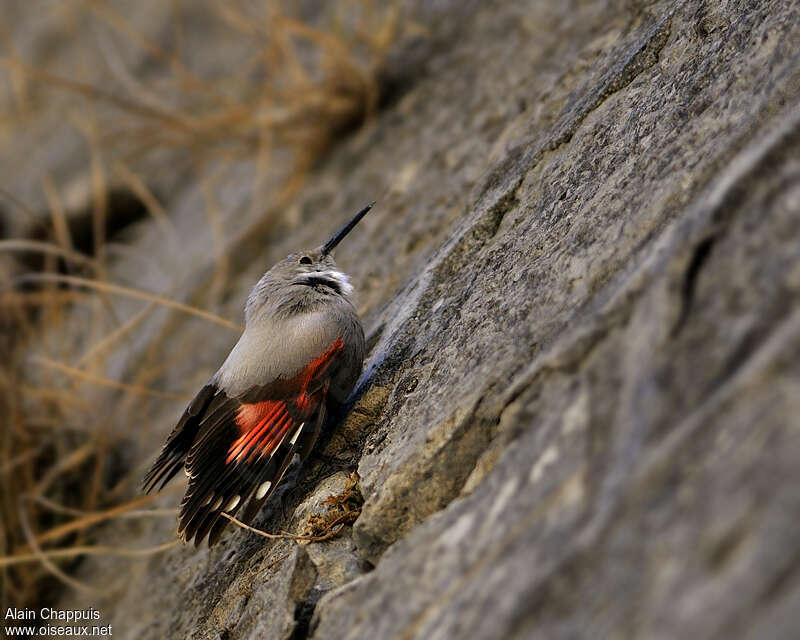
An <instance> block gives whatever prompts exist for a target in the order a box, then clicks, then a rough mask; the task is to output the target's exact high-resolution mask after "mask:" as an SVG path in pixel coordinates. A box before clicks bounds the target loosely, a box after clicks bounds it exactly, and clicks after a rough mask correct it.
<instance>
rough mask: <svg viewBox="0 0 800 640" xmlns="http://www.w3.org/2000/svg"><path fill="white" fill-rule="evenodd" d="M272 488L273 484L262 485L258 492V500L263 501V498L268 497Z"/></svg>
mask: <svg viewBox="0 0 800 640" xmlns="http://www.w3.org/2000/svg"><path fill="white" fill-rule="evenodd" d="M271 486H272V483H271V482H265V483H264V484H262V485H261V486H260V487H259V488H258V491H256V500H261V498H263V497H264V496H265V495H267V491H269V488H270V487H271Z"/></svg>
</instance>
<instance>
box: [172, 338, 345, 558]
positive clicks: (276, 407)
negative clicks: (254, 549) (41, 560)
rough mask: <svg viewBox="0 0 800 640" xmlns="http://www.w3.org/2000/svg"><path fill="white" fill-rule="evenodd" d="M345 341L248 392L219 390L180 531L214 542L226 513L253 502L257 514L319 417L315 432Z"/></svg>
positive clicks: (195, 447)
mask: <svg viewBox="0 0 800 640" xmlns="http://www.w3.org/2000/svg"><path fill="white" fill-rule="evenodd" d="M343 346H344V345H343V342H342V339H341V338H338V339H337V340H336V341H335V342H334V343H333V344H332V345H331V346H330V347H329V348H328V349H327V350H326V351H325V352H324V353H323V354H321V355H320V356H318V357H317V358H315V359H314V360H312V361H311V362H310V363H309V364H308V365H307V366H306V367H304V368H303V369H302V370H301V371H300V372H299V373H298V374H297V375H295V376H294V377H293V378H290V379H282V378H279V379H277V380H274V381H272V382H271V383H269V384H267V385H264V386H262V387H258V388H254V389H252V390H251V391H249V392H248V393H247V394H246V395H245V396H239V397H236V398H228V397H227V396H226V395H225V393H224V390H219V391H218V394H217V395H218V396H219V397H220V398H222V400H220V401H219V402H218V403H217V404H218V405H219V406H217V405H216V404H215V405H214V407H210V408H209V410H208V411H207V412H204V415H203V417H202V419H201V420H198V422H200V424H199V429H198V431H197V435H196V437H195V438H194V440H193V442H192V446H191V449H190V450H189V451H188V453H187V454H186V471H187V474H188V475H189V487H188V489H187V491H186V495H185V496H184V498H183V502H182V503H181V510H180V515H179V516H178V534H179V535H180V536H181V538H183V539H184V540H191V539H193V538H194V541H195V544H200V542H201V541H202V540H203V539H204V538H205V536H206V535H208V541H209V545H211V544H214V543H215V542H216V541H217V540H218V539H219V536H220V535H221V534H222V531H223V529H224V528H225V527H226V526H227V524H228V520H227V519H226V518H224V517H222V515H221V514H222V513H223V512H225V513H227V514H229V515H235V514H236V513H237V512H238V511H239V509H241V508H242V507H243V505H244V504H245V503H246V502H248V505H247V508H246V510H245V516H244V517H245V521H249V520H251V519H252V518H253V517H255V514H256V513H257V512H258V510H259V509H260V507H261V505H263V504H264V502H266V500H268V499H269V497H270V495H271V494H272V491H273V490H274V489H275V487H276V486H277V484H278V483H279V482H280V480H281V478H282V477H283V474H284V473H285V471H286V469H287V468H288V466H289V463H290V462H291V461H292V458H293V457H294V454H295V451H296V450H297V446H298V438H300V437H304V431H303V429H304V424H305V423H306V422H307V421H309V420H312V419H314V420H317V423H315V424H314V425H309V426H308V431H309V433H313V432H314V431H315V430H316V429H318V428H319V424H321V423H320V421H321V420H322V418H323V416H324V401H325V396H326V394H327V391H328V383H329V380H330V374H331V365H333V363H334V362H335V361H336V358H337V356H338V355H339V354H340V353H341V351H342V349H343ZM244 398H246V399H247V401H245V399H244ZM212 409H213V410H212ZM315 414H316V417H315ZM314 437H316V436H314ZM312 442H313V440H312ZM170 460H171V459H170ZM168 462H169V461H168ZM169 470H170V471H171V467H169ZM159 477H160V476H159ZM157 479H158V478H157Z"/></svg>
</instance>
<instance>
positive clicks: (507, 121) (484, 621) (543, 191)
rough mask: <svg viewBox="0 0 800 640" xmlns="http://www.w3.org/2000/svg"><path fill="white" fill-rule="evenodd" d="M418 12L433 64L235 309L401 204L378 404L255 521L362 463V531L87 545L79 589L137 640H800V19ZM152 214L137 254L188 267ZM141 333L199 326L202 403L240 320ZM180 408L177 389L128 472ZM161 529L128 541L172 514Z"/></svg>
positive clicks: (541, 5)
mask: <svg viewBox="0 0 800 640" xmlns="http://www.w3.org/2000/svg"><path fill="white" fill-rule="evenodd" d="M421 20H424V21H427V27H428V29H429V31H430V43H429V45H428V46H429V50H428V51H427V53H426V57H425V62H424V64H423V65H422V66H419V67H415V69H414V73H413V74H411V77H412V78H413V79H412V80H411V81H410V82H408V83H407V84H406V85H405V87H404V89H403V91H402V93H401V94H400V95H399V96H398V97H397V99H396V100H395V101H394V102H393V103H392V104H390V105H389V106H387V107H386V108H385V109H384V110H383V111H382V112H381V113H380V114H379V115H378V117H377V119H376V121H375V122H374V123H372V124H370V125H368V126H367V128H365V129H364V130H362V131H360V132H358V133H357V134H355V135H354V136H352V137H350V138H349V139H346V140H344V141H343V142H342V143H341V144H339V146H337V147H336V148H335V149H334V151H333V153H332V154H331V155H330V156H329V157H328V158H327V159H326V161H325V162H324V163H323V164H322V166H321V167H319V169H318V170H317V172H316V173H315V175H314V176H313V178H312V179H311V181H310V182H309V184H308V186H307V187H306V188H305V189H304V190H303V193H302V195H301V197H300V200H299V203H298V204H297V205H296V209H295V210H294V215H295V218H294V220H295V222H294V223H287V226H286V228H283V229H282V232H281V239H280V240H276V239H274V237H270V239H269V240H268V241H267V240H266V239H265V237H264V236H260V237H255V236H253V235H246V234H244V235H242V236H241V237H242V240H241V241H240V243H239V244H238V245H236V246H235V247H234V248H235V249H236V250H235V251H233V252H231V255H232V257H231V262H230V269H231V270H230V272H229V279H228V285H226V287H227V296H226V297H225V298H224V302H222V303H220V305H219V306H218V307H217V310H218V311H219V312H220V313H221V314H223V315H225V316H227V317H230V318H238V317H240V315H239V314H240V313H241V307H242V303H243V300H244V297H245V295H246V293H247V290H248V288H249V287H250V286H251V285H252V283H253V282H255V281H256V279H257V278H258V276H259V275H260V274H261V273H262V272H263V270H264V269H265V268H267V267H268V266H269V265H270V264H272V263H273V262H274V261H275V260H276V259H278V258H279V257H281V256H283V255H284V254H285V253H287V252H288V251H289V250H292V249H294V248H297V247H300V246H304V245H310V244H315V243H317V242H319V241H320V240H321V239H322V238H324V237H325V235H326V234H327V233H328V231H329V230H330V229H333V228H334V227H335V226H336V224H338V222H340V221H341V220H343V219H345V218H346V217H347V215H349V214H350V213H351V212H353V211H355V210H356V209H357V208H358V207H359V206H360V205H361V204H363V203H364V202H366V201H368V200H371V199H373V198H377V199H378V200H379V204H378V206H377V208H376V210H375V211H374V212H373V213H372V214H370V217H368V218H367V219H365V221H364V222H363V223H362V228H359V230H358V232H357V233H356V234H354V235H353V236H352V237H351V238H349V239H348V241H347V244H346V246H343V247H342V248H341V249H340V250H339V255H338V261H339V264H340V265H341V266H342V268H343V269H344V270H346V271H347V272H348V273H350V274H351V275H352V277H353V280H354V282H355V283H356V284H357V288H358V290H359V292H360V297H359V300H360V305H361V311H362V315H363V317H364V319H365V323H366V325H367V328H368V330H369V334H370V347H371V351H370V355H369V357H368V360H367V362H366V368H365V373H364V376H363V378H362V380H361V382H360V384H359V387H358V391H357V396H356V399H355V403H354V406H353V408H352V410H351V411H350V413H349V414H348V415H347V416H346V417H345V419H344V420H343V422H342V423H341V424H340V425H338V426H337V427H336V429H335V430H334V432H333V433H331V434H329V436H328V437H327V440H326V441H325V442H324V443H322V446H321V447H320V449H319V455H317V456H316V457H315V458H314V460H313V461H311V463H310V464H309V465H307V467H306V468H305V469H304V470H303V471H302V473H301V474H295V476H294V478H293V479H292V478H290V480H289V481H288V482H287V483H286V485H285V489H283V490H282V491H281V492H279V494H278V495H277V496H276V499H275V500H274V501H273V502H272V503H271V505H270V506H269V507H268V508H267V509H265V511H264V513H263V514H262V515H261V516H260V517H259V518H258V520H257V522H256V524H257V525H258V526H259V527H261V528H264V529H266V530H268V531H278V530H279V529H289V530H291V531H299V530H300V529H301V528H302V526H303V524H304V521H305V519H306V518H307V515H308V514H309V513H311V512H313V511H314V509H318V508H320V504H321V503H322V501H323V499H324V497H325V496H326V495H330V494H333V493H336V492H338V491H341V490H342V487H343V486H344V483H345V482H346V478H347V474H346V473H345V471H346V470H349V469H352V468H355V467H357V469H358V472H359V474H360V475H361V478H362V481H361V489H362V492H363V495H364V498H365V503H364V505H363V510H362V513H361V515H360V517H359V518H358V520H357V521H356V522H355V524H354V525H353V527H352V529H350V528H348V530H347V532H346V534H345V535H344V536H343V537H340V538H337V539H335V540H332V541H328V542H320V543H312V544H309V545H298V544H296V543H295V542H292V541H288V540H281V541H268V540H264V539H262V538H259V537H257V536H254V535H252V534H250V533H248V532H246V531H241V530H235V531H233V532H232V533H231V534H228V535H227V536H226V538H225V539H224V540H223V542H222V543H221V544H220V545H219V546H218V547H215V548H213V549H212V550H211V551H208V550H205V549H201V550H194V549H190V548H185V549H180V548H176V549H172V550H170V551H168V552H166V553H165V554H163V555H160V556H157V557H154V558H153V559H151V560H148V561H144V562H133V561H131V560H130V559H119V560H108V559H102V560H98V559H89V560H87V561H86V562H85V563H84V564H83V565H82V566H81V568H80V571H79V572H78V577H79V578H80V579H81V580H83V581H84V582H87V583H89V584H93V585H96V586H100V585H102V586H103V587H104V589H105V595H98V594H92V595H86V594H80V593H78V594H72V595H66V596H64V598H63V601H62V602H61V603H60V604H59V606H63V607H68V606H81V605H83V606H94V607H96V608H98V609H100V610H101V611H102V614H103V620H104V623H108V624H113V625H114V627H115V629H116V630H117V631H116V632H115V635H117V633H118V634H119V635H120V636H121V637H131V638H184V637H187V638H290V637H293V638H302V637H309V638H314V639H315V640H327V639H330V640H334V639H335V640H341V639H345V638H352V639H356V638H381V639H384V638H386V639H389V638H398V639H399V638H404V639H406V638H425V639H439V638H470V640H478V639H494V638H497V639H500V638H502V639H509V638H533V637H541V638H561V637H564V638H575V637H594V638H608V637H643V638H730V637H742V638H766V637H769V638H790V637H796V634H797V629H798V626H800V619H798V614H797V611H798V607H800V420H799V419H798V416H800V364H798V363H800V358H798V356H799V355H800V305H798V301H799V300H800V249H799V247H800V54H799V53H798V51H800V5H798V4H797V3H796V2H792V1H791V0H780V1H776V2H752V1H745V0H742V1H736V0H730V1H728V2H716V1H711V0H709V1H702V0H685V1H678V0H669V1H666V0H665V1H662V2H658V1H655V2H639V1H636V2H634V1H626V2H622V1H612V0H608V1H605V2H603V1H601V2H592V3H585V2H579V1H564V2H559V3H552V2H544V1H540V2H535V1H532V2H518V3H500V2H498V3H471V4H467V3H458V2H444V3H438V4H435V5H432V6H430V7H426V8H425V10H424V11H423V12H422V18H421ZM401 53H402V52H401ZM409 55H411V54H409ZM402 60H403V57H402V55H399V56H398V62H397V64H398V65H400V66H402ZM251 171H252V166H248V165H247V163H244V165H243V167H242V168H241V173H242V175H243V176H244V175H249V173H248V172H251ZM240 183H241V185H243V184H244V183H245V179H244V178H241V180H240ZM241 185H238V186H237V182H236V180H235V176H234V179H232V183H231V190H230V198H229V201H227V202H225V203H224V208H225V209H226V211H229V212H231V214H230V215H231V217H233V214H234V213H235V212H237V211H238V212H242V211H249V210H250V205H249V203H246V202H245V189H244V187H243V186H241ZM199 190H200V187H199V186H197V185H188V186H186V187H185V188H183V189H180V190H177V191H176V192H175V193H174V194H173V196H172V197H171V200H170V201H169V202H168V205H169V208H170V210H171V211H173V212H174V224H175V225H176V227H177V229H178V233H179V234H181V237H187V238H189V240H187V245H186V246H183V247H182V250H181V260H177V259H176V260H175V265H171V264H168V261H169V258H158V259H157V260H163V261H164V262H162V263H160V265H159V267H160V271H158V270H156V271H157V273H154V275H152V276H151V275H148V274H149V272H148V274H143V275H142V277H143V278H144V279H145V280H144V282H143V283H142V280H139V283H140V286H142V287H143V288H158V289H159V290H165V289H167V288H168V287H171V290H173V291H174V290H176V289H177V290H184V291H186V293H185V296H186V298H187V299H194V300H196V299H198V296H200V295H201V294H200V293H199V292H201V291H203V290H204V289H205V288H207V287H208V284H209V281H210V279H211V278H212V276H213V273H212V271H213V269H212V265H213V258H212V257H210V256H209V249H208V240H207V239H200V240H197V239H191V235H192V234H191V233H190V230H191V229H192V224H193V222H192V216H191V212H192V211H193V209H195V208H196V205H197V199H198V193H199ZM225 215H228V214H225ZM242 216H244V214H242ZM239 224H240V228H244V227H242V226H241V225H242V223H241V221H240V222H239ZM149 225H150V223H143V224H142V225H141V226H140V229H139V230H138V233H137V234H136V237H135V238H134V239H133V240H132V241H133V243H134V246H135V247H137V248H138V249H140V250H141V251H142V252H148V253H150V254H151V255H156V256H163V255H165V254H167V253H169V251H168V249H167V248H166V247H167V246H168V245H167V243H168V242H169V238H164V237H163V234H161V233H160V232H159V230H158V229H157V228H155V226H153V228H151V227H150V226H149ZM198 265H199V266H200V267H202V266H203V265H207V268H205V269H202V268H198ZM115 268H116V269H118V273H130V270H131V269H132V267H131V264H130V263H126V262H125V260H124V259H121V260H120V262H119V264H118V265H117V266H116V267H115ZM126 270H127V271H126ZM198 274H200V275H198ZM148 278H152V280H151V281H148ZM132 304H133V303H125V302H121V303H119V306H120V308H121V309H122V312H126V311H127V312H128V313H133V311H132V310H133V309H134V308H135V307H130V308H129V307H127V306H126V305H132ZM76 322H80V319H76ZM143 327H144V330H143V332H144V333H147V334H148V335H152V332H153V331H162V330H166V329H165V327H169V330H170V331H173V332H174V333H172V334H170V335H172V336H173V337H172V338H166V339H164V340H162V341H161V342H160V343H159V345H158V349H159V357H163V358H166V359H167V360H168V361H169V362H174V363H175V366H174V368H173V370H172V371H171V372H169V373H168V374H166V376H167V377H164V378H163V379H162V382H163V386H164V387H165V388H169V389H180V390H182V391H186V392H190V391H191V390H192V389H193V388H196V387H197V386H199V385H200V384H201V383H202V382H203V381H204V379H205V378H206V377H207V376H208V375H210V374H211V373H212V372H213V371H214V369H215V368H216V366H217V365H218V364H219V362H220V361H221V359H222V357H223V356H224V354H225V353H226V352H227V350H228V349H229V348H230V346H231V344H232V342H233V341H234V340H235V334H234V333H233V332H228V331H226V330H225V329H221V328H220V327H217V326H214V325H211V324H208V323H205V322H203V321H201V320H198V319H186V318H184V317H183V316H180V317H178V316H174V315H172V316H169V317H167V316H166V315H161V316H158V315H156V316H154V317H152V318H150V319H148V320H147V321H146V322H145V323H144V324H143ZM141 339H142V340H144V338H141ZM134 353H135V351H134ZM187 354H192V355H187ZM133 360H134V358H133V357H128V358H127V359H118V360H117V361H116V363H115V364H114V366H115V367H116V369H114V370H112V372H113V375H114V376H115V377H118V378H122V379H124V378H125V372H126V371H128V370H129V369H130V368H131V367H133V366H134V364H135V362H133ZM109 375H112V374H109ZM181 408H182V407H181V406H180V403H175V404H174V405H173V404H165V403H164V402H163V401H161V402H160V403H156V404H153V405H152V406H149V408H148V409H147V413H146V415H147V416H148V418H147V424H142V425H141V427H140V428H141V430H142V433H143V434H144V435H145V436H146V441H145V442H146V446H141V445H138V446H134V447H132V449H131V452H130V454H129V455H130V460H128V462H129V464H132V465H139V467H140V468H143V467H144V466H146V464H147V463H148V462H149V456H151V455H152V454H153V452H154V451H155V450H156V448H157V447H158V443H159V442H160V440H161V438H162V437H163V435H164V434H166V433H167V432H168V430H169V428H170V427H171V424H172V422H173V421H174V419H175V417H176V415H177V414H178V413H179V412H180V409H181ZM177 491H178V490H177V489H176V490H175V491H173V492H171V493H169V494H168V495H166V496H165V497H164V498H163V499H162V504H163V505H164V506H167V505H174V504H175V502H176V501H177V499H178V498H177V496H178V493H177ZM131 522H132V521H129V520H126V521H122V520H121V521H118V522H115V523H114V524H113V525H111V526H109V527H108V528H107V529H105V530H103V535H104V536H108V538H109V539H111V538H114V539H117V540H120V539H124V540H125V541H126V543H130V546H137V545H138V546H147V545H148V544H158V543H159V542H162V541H163V540H166V539H169V537H170V535H171V533H172V530H173V523H172V522H171V521H170V520H169V519H160V520H154V521H149V520H148V521H146V522H140V521H136V522H137V523H138V524H136V525H134V524H132V523H131Z"/></svg>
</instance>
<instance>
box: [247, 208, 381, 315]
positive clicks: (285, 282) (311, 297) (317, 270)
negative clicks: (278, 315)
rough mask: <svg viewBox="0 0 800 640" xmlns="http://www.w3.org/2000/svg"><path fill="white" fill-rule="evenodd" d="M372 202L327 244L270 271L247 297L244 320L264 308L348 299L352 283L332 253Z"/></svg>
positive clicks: (296, 309)
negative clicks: (340, 268) (337, 264)
mask: <svg viewBox="0 0 800 640" xmlns="http://www.w3.org/2000/svg"><path fill="white" fill-rule="evenodd" d="M373 204H374V203H372V204H369V205H367V206H366V207H364V208H363V209H362V210H361V211H359V212H358V213H357V214H356V215H355V216H354V217H353V219H352V220H350V222H348V223H347V224H346V225H345V226H344V227H343V228H342V229H341V230H340V231H339V232H338V233H336V234H335V235H334V236H333V237H332V238H331V239H330V240H328V242H326V243H325V244H323V245H321V246H319V247H317V248H316V249H309V250H307V251H300V252H298V253H292V254H290V255H288V256H287V257H286V258H284V259H283V260H281V261H280V262H278V263H277V264H276V265H275V266H273V267H272V268H271V269H270V270H269V271H267V272H266V273H265V274H264V276H263V277H262V278H261V280H259V281H258V284H256V286H255V287H254V288H253V290H252V292H251V293H250V296H249V298H248V299H247V305H246V307H245V320H246V321H249V320H250V318H251V316H252V315H253V314H255V313H257V312H258V311H259V310H260V309H263V308H265V307H270V308H272V309H273V311H275V310H277V309H279V308H280V309H282V310H284V311H288V312H290V313H291V312H299V311H303V310H305V309H306V308H307V307H309V306H313V305H315V304H320V303H324V302H325V301H326V300H331V299H335V298H337V297H338V298H345V299H346V298H347V297H348V296H349V295H350V294H351V293H352V292H353V285H351V284H350V278H349V277H348V276H347V275H346V274H345V273H343V272H342V271H340V270H339V268H338V267H337V266H336V262H335V261H334V259H333V253H332V252H333V250H334V248H335V247H336V246H337V245H338V244H339V243H340V242H341V241H342V239H343V238H344V237H345V236H346V235H347V234H348V233H350V231H352V229H353V227H355V226H356V225H357V224H358V223H359V221H360V220H361V219H362V218H363V217H364V216H365V215H366V214H367V212H368V211H369V210H370V209H371V208H372V205H373Z"/></svg>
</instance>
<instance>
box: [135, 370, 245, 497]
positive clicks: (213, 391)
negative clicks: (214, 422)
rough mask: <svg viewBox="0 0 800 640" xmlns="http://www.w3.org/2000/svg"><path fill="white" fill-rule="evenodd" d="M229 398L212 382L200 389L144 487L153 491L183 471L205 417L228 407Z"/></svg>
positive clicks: (146, 477)
mask: <svg viewBox="0 0 800 640" xmlns="http://www.w3.org/2000/svg"><path fill="white" fill-rule="evenodd" d="M229 401H230V400H229V398H227V397H225V396H224V395H219V394H218V393H217V387H216V386H215V385H214V384H212V383H209V384H207V385H206V386H204V387H203V388H202V389H200V392H199V393H198V394H197V395H196V396H195V398H194V400H192V401H191V403H189V406H188V407H186V411H184V412H183V415H182V416H181V419H180V420H179V421H178V424H176V425H175V428H174V429H173V430H172V433H170V434H169V437H168V438H167V442H166V444H165V445H164V448H163V449H162V450H161V454H160V455H159V456H158V459H157V460H156V461H155V463H154V464H153V466H152V467H151V468H150V471H148V472H147V475H146V476H145V477H144V481H143V482H142V488H143V489H144V490H145V492H147V493H150V492H151V491H152V490H153V489H154V488H156V487H158V488H159V489H162V488H163V487H164V485H165V484H167V482H169V481H170V480H171V479H172V477H173V476H174V475H175V474H176V473H178V471H180V469H181V467H182V466H183V461H184V460H185V459H186V454H188V453H189V449H191V447H192V442H194V439H195V438H196V437H197V432H198V431H199V430H200V423H201V421H202V420H203V418H204V416H208V415H213V414H215V413H217V412H218V411H220V410H221V409H224V408H225V407H224V405H225V404H226V403H228V402H229Z"/></svg>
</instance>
